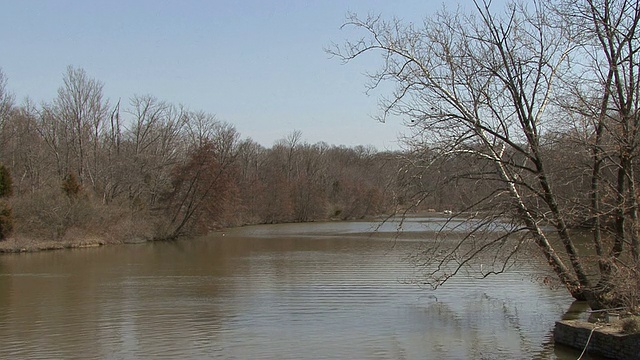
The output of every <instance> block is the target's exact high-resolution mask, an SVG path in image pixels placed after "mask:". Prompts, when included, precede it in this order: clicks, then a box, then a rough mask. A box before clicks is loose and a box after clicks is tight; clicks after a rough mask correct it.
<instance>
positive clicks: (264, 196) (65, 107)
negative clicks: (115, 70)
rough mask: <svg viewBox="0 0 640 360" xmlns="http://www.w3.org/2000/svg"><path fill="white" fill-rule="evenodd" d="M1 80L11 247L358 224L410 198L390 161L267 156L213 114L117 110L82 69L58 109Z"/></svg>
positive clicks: (139, 101)
mask: <svg viewBox="0 0 640 360" xmlns="http://www.w3.org/2000/svg"><path fill="white" fill-rule="evenodd" d="M0 75H1V74H0ZM1 76H2V77H0V80H1V82H0V101H1V104H2V106H1V108H0V109H1V112H0V162H2V164H3V171H5V172H4V173H3V174H4V176H2V177H3V178H4V179H5V180H3V181H7V180H8V181H10V182H9V185H8V187H9V188H10V190H11V191H9V192H7V193H6V194H5V196H3V199H4V201H3V205H4V210H5V218H7V217H10V218H11V221H9V222H7V220H5V223H3V234H4V236H5V237H8V236H9V235H11V237H13V238H17V239H38V240H44V241H61V240H72V239H73V238H79V237H80V238H82V237H84V238H96V237H97V238H100V239H102V240H103V241H106V242H121V241H125V240H127V239H130V238H135V239H140V240H157V239H175V238H177V237H180V236H193V235H197V234H203V233H206V232H207V231H211V230H214V229H220V228H223V227H229V226H239V225H245V224H258V223H280V222H302V221H314V220H326V219H358V218H363V217H365V216H371V215H378V214H383V213H389V212H391V211H393V208H394V206H395V205H394V204H395V202H396V200H395V199H396V198H397V197H398V193H397V189H395V188H394V186H393V181H391V180H392V179H393V178H394V176H395V174H396V173H397V170H398V165H397V164H398V163H397V161H395V158H396V155H395V154H393V153H390V152H378V151H377V150H376V149H374V148H373V147H364V146H358V147H355V148H347V147H344V146H333V145H332V146H330V145H328V144H326V143H316V144H309V143H307V142H305V141H304V140H303V137H302V136H303V135H302V133H301V132H299V131H292V132H291V133H290V134H288V135H286V136H285V137H284V138H283V139H281V140H279V141H277V142H276V143H275V144H274V145H273V146H272V147H271V148H265V147H263V146H261V145H260V144H258V143H256V142H255V141H253V140H251V139H249V138H246V139H245V138H242V136H241V134H240V133H238V132H237V131H236V129H235V128H234V126H233V125H231V124H228V123H226V122H223V121H220V120H218V119H217V118H216V116H215V115H213V114H209V113H205V112H201V111H192V110H189V109H188V108H187V107H185V106H184V105H175V104H171V103H168V102H165V101H162V100H159V99H157V98H155V97H153V96H151V95H142V96H133V97H132V98H131V99H128V100H126V101H124V100H123V101H120V100H118V101H117V102H113V101H112V100H111V99H106V98H105V96H104V94H103V84H102V83H101V82H100V81H99V80H96V79H93V78H91V77H90V76H89V75H88V74H87V73H86V71H85V70H83V69H78V68H73V67H69V68H68V69H67V71H66V73H65V74H64V76H63V79H62V81H61V86H60V88H59V89H58V93H57V97H56V98H54V99H53V100H51V101H50V102H46V103H42V104H34V103H32V102H31V101H29V100H26V101H24V102H23V103H22V104H20V105H17V104H16V102H15V99H14V96H13V95H12V94H11V92H10V90H9V86H8V79H6V77H5V76H4V75H1ZM9 174H10V175H9ZM3 184H6V182H4V183H3ZM8 194H11V196H10V197H9V196H6V195H8ZM7 212H9V213H8V214H7ZM10 230H12V231H11V232H9V231H10Z"/></svg>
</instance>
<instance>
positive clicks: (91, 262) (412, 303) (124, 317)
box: [0, 221, 579, 359]
mask: <svg viewBox="0 0 640 360" xmlns="http://www.w3.org/2000/svg"><path fill="white" fill-rule="evenodd" d="M396 225H397V224H394V223H389V224H387V225H385V226H383V227H382V228H380V229H379V233H377V234H375V236H372V235H371V234H370V233H369V232H370V231H371V230H372V229H373V228H374V227H375V226H376V224H375V223H369V222H331V223H312V224H284V225H264V226H249V227H243V228H238V229H232V230H229V231H226V232H225V233H216V234H212V235H210V236H207V237H203V238H198V239H189V240H184V241H177V242H166V243H144V244H135V245H126V246H111V247H103V248H91V249H75V250H61V251H53V252H41V253H30V254H9V255H2V256H0V308H1V309H2V310H1V312H0V339H2V346H1V347H0V358H2V359H54V358H55V359H576V358H577V357H578V355H579V352H576V351H572V350H569V349H566V348H561V347H554V346H553V344H551V336H552V335H551V332H552V329H553V324H554V321H556V320H558V319H560V318H561V317H562V316H563V314H564V313H565V312H566V311H567V309H568V308H569V305H570V304H571V303H572V299H571V297H570V296H568V294H567V292H566V290H563V289H550V288H548V287H547V286H545V285H543V284H541V283H539V282H537V281H534V280H532V279H531V276H530V274H529V273H530V269H528V268H526V266H523V267H522V268H520V269H518V270H513V271H510V272H508V273H507V274H503V275H501V276H497V277H491V278H488V279H485V280H476V279H473V278H471V277H465V276H464V275H463V276H461V277H458V278H457V279H455V280H454V281H452V282H450V283H448V284H446V285H445V286H443V287H442V288H439V289H438V290H436V291H431V290H427V289H421V288H419V287H417V286H415V285H412V284H409V283H408V281H407V280H409V279H411V278H412V277H413V268H412V267H411V266H410V265H409V264H408V263H407V262H406V261H404V260H403V259H404V258H405V257H406V255H407V254H408V253H410V252H411V251H413V250H415V248H416V246H417V244H418V242H419V241H420V240H419V239H418V238H419V236H413V237H412V236H409V237H407V238H403V239H396V240H394V236H393V234H394V231H395V227H396ZM412 226H413V227H412ZM423 226H424V225H422V224H421V223H420V222H419V221H415V222H414V223H413V225H412V223H411V222H409V223H407V224H405V229H406V230H407V231H408V232H411V231H414V232H418V231H420V230H421V229H422V227H423ZM412 238H414V239H412Z"/></svg>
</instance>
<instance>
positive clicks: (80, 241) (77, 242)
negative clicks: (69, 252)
mask: <svg viewBox="0 0 640 360" xmlns="http://www.w3.org/2000/svg"><path fill="white" fill-rule="evenodd" d="M122 243H123V242H122V241H108V239H105V238H99V237H76V238H69V239H63V240H40V239H31V238H23V237H12V238H9V239H7V240H4V241H1V242H0V254H12V253H26V252H38V251H51V250H63V249H78V248H89V247H99V246H103V245H108V244H122Z"/></svg>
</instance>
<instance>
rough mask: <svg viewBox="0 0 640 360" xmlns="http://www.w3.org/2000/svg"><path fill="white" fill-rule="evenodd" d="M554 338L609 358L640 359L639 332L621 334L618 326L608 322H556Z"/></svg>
mask: <svg viewBox="0 0 640 360" xmlns="http://www.w3.org/2000/svg"><path fill="white" fill-rule="evenodd" d="M553 337H554V340H555V342H556V343H558V344H562V345H566V346H570V347H572V348H576V349H579V350H583V349H584V348H585V346H587V349H586V352H587V353H588V354H594V355H599V356H604V357H606V358H610V359H616V360H618V359H620V360H622V359H625V360H640V333H636V334H621V333H620V328H619V327H615V326H611V325H610V324H597V323H596V324H594V323H590V322H586V321H580V320H562V321H558V322H556V326H555V329H554V335H553Z"/></svg>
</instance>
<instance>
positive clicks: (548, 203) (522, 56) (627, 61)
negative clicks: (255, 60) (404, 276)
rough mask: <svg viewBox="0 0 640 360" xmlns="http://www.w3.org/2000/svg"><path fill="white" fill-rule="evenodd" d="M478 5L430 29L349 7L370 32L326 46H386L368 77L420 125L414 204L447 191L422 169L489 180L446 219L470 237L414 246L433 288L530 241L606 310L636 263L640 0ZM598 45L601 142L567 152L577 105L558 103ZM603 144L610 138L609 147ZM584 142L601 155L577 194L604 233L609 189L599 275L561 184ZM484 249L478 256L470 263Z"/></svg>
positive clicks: (387, 102)
mask: <svg viewBox="0 0 640 360" xmlns="http://www.w3.org/2000/svg"><path fill="white" fill-rule="evenodd" d="M474 5H475V6H474V11H473V13H462V12H461V11H455V12H451V11H447V10H446V9H443V10H441V11H439V12H438V13H437V14H435V15H433V16H431V17H428V18H426V19H425V20H424V22H423V23H422V24H421V25H420V26H417V25H414V24H406V23H403V22H402V21H400V20H397V19H393V20H390V21H388V20H384V19H383V18H381V17H380V16H368V17H366V18H360V17H358V16H357V15H349V17H348V20H347V22H346V24H345V26H347V27H353V28H356V29H357V30H360V31H361V32H362V33H363V35H362V37H361V38H359V39H357V40H355V41H349V42H347V43H346V44H344V45H336V46H334V47H333V48H332V49H330V50H329V51H330V53H332V54H333V55H335V56H337V57H338V58H340V59H342V60H343V61H345V62H350V61H351V60H353V59H356V58H360V57H363V56H367V55H368V54H372V53H375V54H378V55H381V56H382V62H383V65H382V67H381V68H380V69H379V70H378V71H376V72H374V73H370V74H369V77H370V80H371V82H370V83H369V86H370V87H371V88H376V87H378V86H380V85H381V84H383V83H387V82H391V83H393V84H395V86H396V88H395V91H394V92H393V93H392V94H391V96H390V97H388V98H384V99H382V101H381V110H382V111H381V119H382V120H385V119H386V118H387V117H388V116H390V115H394V116H399V117H401V118H404V119H407V125H408V126H409V127H410V128H411V129H412V130H413V135H412V136H410V137H409V138H408V141H407V143H408V145H409V150H410V151H409V152H408V156H407V157H406V160H407V161H406V163H407V167H406V169H405V171H404V172H403V173H402V174H403V179H404V181H405V182H406V183H407V184H409V185H410V186H411V187H412V188H413V194H414V195H416V197H415V198H414V200H415V201H416V203H420V202H421V201H425V200H426V199H429V198H430V197H432V195H433V192H434V191H436V192H437V191H438V190H439V189H438V188H433V187H430V185H432V184H429V183H425V182H424V181H423V180H422V179H424V178H425V174H431V173H433V172H437V171H442V170H443V169H445V168H447V169H448V171H442V173H444V174H446V175H443V176H445V177H446V176H448V177H450V179H449V180H451V181H455V182H459V181H464V182H466V184H467V185H466V186H467V187H468V186H470V185H469V184H474V185H473V186H478V184H480V185H481V188H482V189H483V191H482V192H481V194H476V195H475V197H474V198H473V199H469V201H467V203H466V204H465V205H464V206H461V207H460V208H458V209H457V210H459V211H460V212H465V213H466V217H465V219H466V220H464V221H460V220H459V219H457V220H456V221H452V222H450V223H449V224H448V225H447V227H446V228H447V229H449V230H450V229H451V228H455V229H458V230H459V229H463V230H464V231H461V232H460V234H461V235H460V236H459V237H458V238H457V239H454V240H452V239H450V238H446V237H445V236H444V235H443V234H444V232H442V233H441V234H440V235H441V236H439V239H440V240H442V241H436V242H433V243H430V246H428V248H427V249H426V250H425V251H422V252H420V253H418V254H416V256H415V257H414V260H415V261H416V265H418V266H420V267H422V268H423V274H424V279H423V280H424V281H425V282H427V283H429V284H431V285H433V286H436V287H437V286H439V285H441V284H442V283H443V282H445V281H446V280H447V279H448V278H450V277H451V276H453V275H455V274H456V273H458V272H459V271H460V270H462V269H464V268H466V267H475V266H477V267H476V270H478V271H480V274H481V275H482V276H486V275H488V274H491V273H498V272H501V271H504V269H505V268H506V267H507V266H508V265H509V264H510V263H511V261H513V259H514V258H516V257H517V256H518V254H519V252H520V250H521V249H523V248H525V247H527V245H528V244H529V243H530V242H532V243H533V244H535V248H537V249H538V250H539V251H540V253H541V254H542V255H543V256H544V258H545V260H546V261H547V262H548V264H549V266H550V268H551V269H552V270H553V271H554V272H555V274H556V275H557V277H558V279H559V280H560V281H561V283H562V284H563V285H564V286H566V288H567V289H568V290H569V292H570V293H571V294H572V295H573V296H574V297H575V298H576V299H588V300H591V303H592V306H594V307H600V306H607V305H609V304H610V303H612V302H614V300H615V299H613V298H612V296H613V297H615V296H614V295H615V294H614V293H615V287H614V286H613V285H612V284H611V279H612V276H611V275H612V274H613V273H614V272H615V269H617V268H619V264H621V263H623V261H626V260H627V258H631V259H632V260H631V261H632V262H631V263H628V264H627V265H631V266H628V267H629V268H633V264H634V263H633V261H635V264H636V265H635V268H636V269H637V252H638V241H637V234H636V233H637V229H636V223H637V205H636V196H635V178H634V176H633V173H632V170H633V168H634V166H633V164H634V159H635V157H634V156H635V155H634V154H635V152H636V151H637V150H636V147H637V146H636V142H637V130H636V129H637V123H636V121H637V119H638V112H637V110H636V109H637V107H636V102H637V96H636V94H637V84H636V81H637V74H636V72H637V71H638V69H637V64H636V62H637V61H636V60H635V56H636V55H635V54H636V52H637V45H636V44H635V42H637V40H636V39H637V35H636V34H635V28H636V25H637V22H638V21H637V12H638V4H637V2H628V1H615V0H602V1H598V2H597V3H596V2H595V1H587V2H586V3H582V2H574V1H563V2H553V3H548V2H542V1H534V2H531V3H527V4H523V3H509V4H507V7H506V9H504V10H501V12H500V13H497V12H496V11H494V10H493V9H492V8H491V6H490V2H480V1H478V2H474ZM569 17H570V18H571V21H567V19H568V18H569ZM585 29H586V30H588V31H589V32H587V31H585ZM578 30H579V31H578ZM594 39H595V40H594ZM587 44H588V45H587ZM598 45H599V46H598ZM589 55H590V56H591V57H592V59H597V61H602V60H603V59H604V65H605V67H604V68H605V69H606V70H604V73H598V74H589V77H590V78H593V79H595V80H599V82H598V81H596V84H597V86H596V87H595V88H596V89H600V92H599V93H596V94H590V96H591V100H592V101H591V102H590V104H592V103H593V100H595V102H596V103H597V104H599V106H597V108H598V111H595V113H594V114H593V115H595V116H592V117H590V118H589V119H591V120H590V121H591V123H592V124H595V126H590V127H589V130H588V131H590V132H591V134H590V136H589V138H590V139H593V141H595V143H591V144H583V145H588V146H586V147H585V146H583V147H578V148H577V149H576V154H574V155H569V156H565V157H558V156H557V155H556V154H554V153H553V152H551V151H549V149H551V148H553V142H554V141H556V140H557V138H558V137H557V136H556V135H557V134H564V133H567V132H568V131H569V130H570V129H571V125H574V124H571V123H569V124H567V122H565V121H561V120H560V119H559V118H558V117H559V114H564V116H566V115H567V112H566V110H567V107H563V106H561V104H560V102H559V101H556V100H557V99H560V98H563V99H565V100H567V99H571V96H573V95H576V94H579V93H580V91H577V90H576V91H573V92H567V84H572V83H573V84H574V85H575V83H576V82H575V81H572V80H573V79H576V78H581V77H583V76H585V75H584V71H586V70H585V69H586V67H585V66H576V62H577V61H582V60H584V58H585V56H589ZM592 69H593V68H592ZM599 71H603V70H599ZM568 93H571V94H572V95H571V96H569V95H567V94H568ZM583 96H584V94H583ZM567 101H569V102H572V101H575V100H567ZM565 104H566V102H565ZM605 131H606V132H607V134H608V135H607V137H606V139H605V137H603V135H602V134H603V133H604V132H605ZM599 136H600V137H599ZM604 141H608V144H610V146H609V147H607V148H606V149H605V147H604V145H603V144H604V143H603V142H604ZM612 148H615V150H616V151H617V152H615V153H612V152H611V149H612ZM583 150H586V151H589V150H591V152H592V154H593V159H592V160H593V162H592V164H595V165H593V167H592V169H591V170H592V171H591V175H590V176H591V179H592V180H593V186H592V192H593V194H592V196H591V200H592V201H591V202H590V203H586V204H584V203H582V204H581V205H582V210H583V211H584V210H585V209H586V212H587V213H588V214H590V215H589V216H590V217H591V218H593V219H596V220H598V221H595V222H593V224H597V225H594V228H593V230H594V231H600V232H602V229H603V228H604V227H605V223H604V222H605V220H606V219H608V217H607V215H608V214H607V213H605V212H604V209H603V206H602V204H603V202H604V199H605V197H607V199H608V198H609V197H611V196H612V199H613V200H612V201H613V203H612V205H611V206H609V208H610V210H611V214H612V215H613V217H614V221H613V223H612V224H610V225H611V226H610V229H612V231H611V232H609V233H608V234H610V235H611V242H610V246H611V247H610V251H604V250H603V247H604V246H605V241H604V240H603V238H602V235H598V236H594V242H595V244H596V246H597V247H599V249H600V250H598V255H599V256H600V261H599V263H600V264H601V266H600V267H599V270H600V271H599V273H598V274H594V273H592V271H591V266H590V264H591V260H589V259H587V258H586V257H585V256H584V254H583V255H582V256H581V254H580V253H579V247H578V245H579V244H578V243H577V242H576V240H575V238H574V237H573V235H572V231H571V230H570V227H569V222H570V221H572V220H574V217H575V216H574V215H575V208H576V207H575V204H574V203H575V201H579V199H567V198H566V197H565V196H563V193H562V192H560V191H558V189H561V188H563V186H565V185H566V184H564V183H562V182H561V180H562V179H566V177H565V176H563V174H562V171H563V166H562V165H564V164H562V163H561V164H559V163H558V161H562V160H560V159H564V160H567V159H568V160H571V161H573V160H575V158H576V157H578V156H580V154H581V152H582V151H583ZM605 157H606V158H607V159H609V164H610V165H612V166H615V167H616V169H617V170H616V172H617V174H615V176H614V178H615V179H616V180H615V181H614V182H612V184H611V185H612V186H609V187H607V188H606V189H602V188H601V187H600V185H599V182H601V181H603V180H602V178H603V173H602V171H604V170H602V171H601V169H602V168H598V166H599V165H601V163H602V160H603V159H604V158H605ZM454 162H455V163H457V164H458V165H452V164H454ZM559 165H560V166H559ZM566 165H568V164H566ZM443 176H441V177H440V178H442V177H443ZM431 178H433V176H432V177H431ZM588 178H589V177H587V179H588ZM605 193H606V194H605ZM612 194H613V195H612ZM414 204H415V203H414ZM456 224H457V225H456ZM607 244H609V243H608V242H607ZM629 252H630V253H631V254H632V255H633V256H628V255H629ZM478 259H482V260H481V261H479V262H477V263H476V262H474V260H478ZM487 259H489V260H490V261H489V263H488V264H487V262H486V261H487ZM478 263H481V265H480V264H478ZM482 265H484V267H482ZM487 265H488V266H487ZM612 294H614V295H612Z"/></svg>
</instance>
